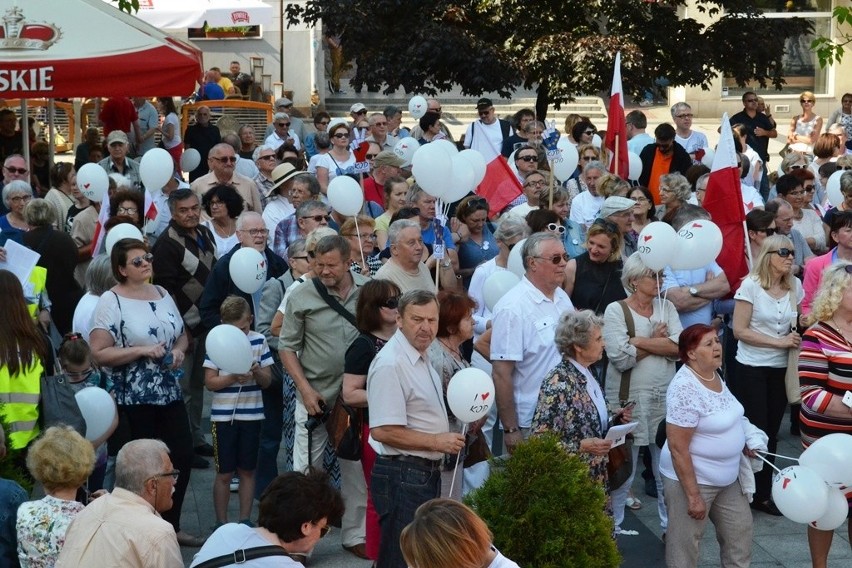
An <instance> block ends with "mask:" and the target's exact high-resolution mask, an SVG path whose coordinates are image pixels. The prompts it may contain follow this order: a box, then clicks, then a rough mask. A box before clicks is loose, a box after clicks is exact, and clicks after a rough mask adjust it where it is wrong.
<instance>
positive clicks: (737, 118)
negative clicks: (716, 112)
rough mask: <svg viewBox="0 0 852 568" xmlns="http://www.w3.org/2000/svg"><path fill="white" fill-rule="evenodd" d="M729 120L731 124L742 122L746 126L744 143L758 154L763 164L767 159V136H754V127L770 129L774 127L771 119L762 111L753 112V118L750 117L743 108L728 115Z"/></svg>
mask: <svg viewBox="0 0 852 568" xmlns="http://www.w3.org/2000/svg"><path fill="white" fill-rule="evenodd" d="M729 121H730V122H731V126H733V125H735V124H742V125H743V126H745V127H746V144H748V145H749V146H751V148H752V149H753V150H754V151H755V152H757V155H758V156H760V159H761V160H763V163H764V164H765V163H766V162H767V161H768V160H769V138H768V137H767V136H755V135H754V129H755V128H757V127H760V128H763V129H764V130H772V129H774V128H775V127H774V126H772V121H770V120H769V118H767V116H766V115H765V114H763V113H762V112H759V113H757V114H755V115H754V118H752V117H750V116H749V115H748V113H746V111H745V110H741V111H740V112H738V113H737V114H735V115H734V116H732V117H730V118H729Z"/></svg>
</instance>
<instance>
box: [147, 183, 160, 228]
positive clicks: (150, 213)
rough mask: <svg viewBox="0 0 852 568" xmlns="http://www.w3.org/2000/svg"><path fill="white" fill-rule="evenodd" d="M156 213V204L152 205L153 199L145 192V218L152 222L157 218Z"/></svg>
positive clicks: (149, 193)
mask: <svg viewBox="0 0 852 568" xmlns="http://www.w3.org/2000/svg"><path fill="white" fill-rule="evenodd" d="M157 213H158V211H157V204H156V203H154V197H153V196H152V195H151V192H150V191H148V190H145V218H146V219H148V220H149V221H153V220H154V219H156V218H157Z"/></svg>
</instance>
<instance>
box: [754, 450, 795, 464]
mask: <svg viewBox="0 0 852 568" xmlns="http://www.w3.org/2000/svg"><path fill="white" fill-rule="evenodd" d="M754 451H755V452H757V453H761V454H763V455H765V456H775V457H776V458H782V459H785V460H790V461H793V462H796V463H798V462H799V459H798V458H794V457H791V456H782V455H781V454H773V453H771V452H764V451H763V450H754Z"/></svg>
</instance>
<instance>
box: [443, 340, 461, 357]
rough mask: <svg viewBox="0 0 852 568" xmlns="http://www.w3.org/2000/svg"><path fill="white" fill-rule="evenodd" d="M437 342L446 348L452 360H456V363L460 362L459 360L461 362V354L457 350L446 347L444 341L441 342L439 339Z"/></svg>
mask: <svg viewBox="0 0 852 568" xmlns="http://www.w3.org/2000/svg"><path fill="white" fill-rule="evenodd" d="M438 342H439V343H440V344H441V345H443V346H444V347H446V348H447V350H448V351H449V352H450V353H451V354H452V355H453V358H454V359H456V360H458V361H461V360H462V356H461V352H459V350H458V349H453V348H452V347H450V346H449V345H447V342H446V341H444V340H443V339H441V338H438Z"/></svg>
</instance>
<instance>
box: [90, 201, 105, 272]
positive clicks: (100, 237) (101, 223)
mask: <svg viewBox="0 0 852 568" xmlns="http://www.w3.org/2000/svg"><path fill="white" fill-rule="evenodd" d="M107 219H109V197H107V196H106V195H104V200H103V201H102V202H101V210H100V212H99V213H98V222H97V223H96V224H95V234H94V235H93V236H92V258H95V257H96V256H98V253H100V251H101V247H102V246H103V243H104V237H106V231H105V230H104V227H105V226H106V222H107Z"/></svg>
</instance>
